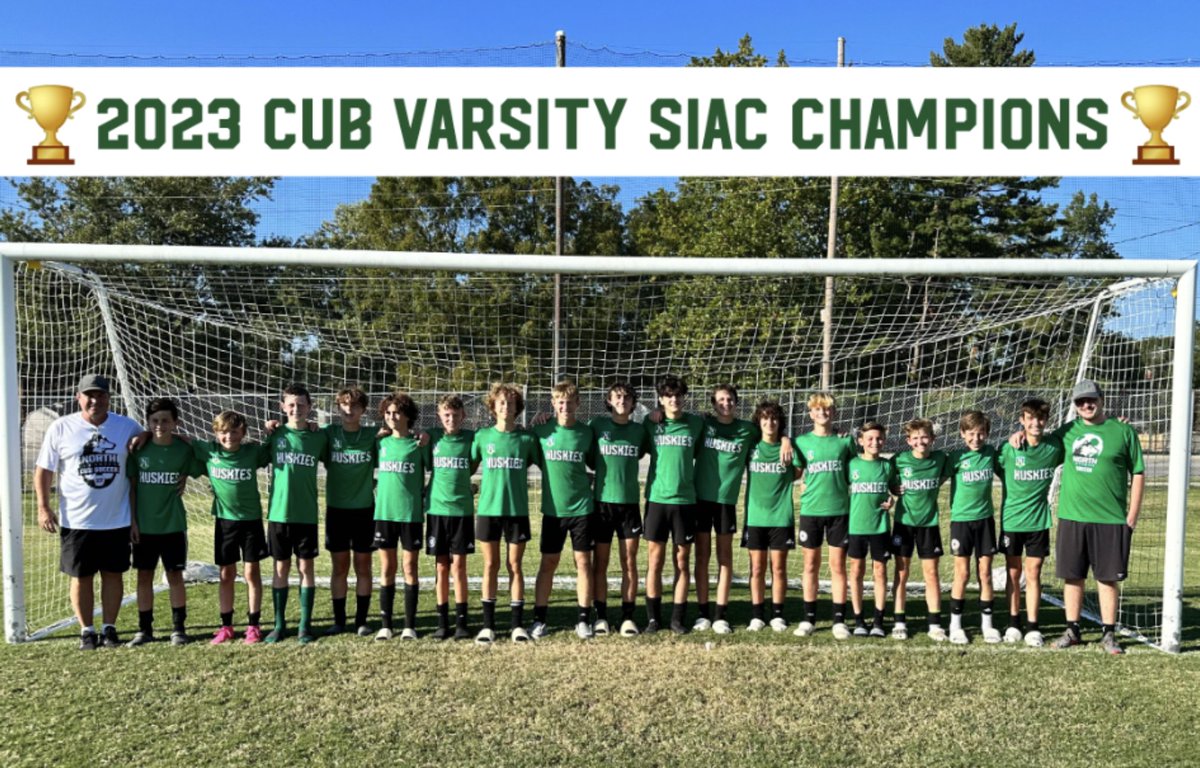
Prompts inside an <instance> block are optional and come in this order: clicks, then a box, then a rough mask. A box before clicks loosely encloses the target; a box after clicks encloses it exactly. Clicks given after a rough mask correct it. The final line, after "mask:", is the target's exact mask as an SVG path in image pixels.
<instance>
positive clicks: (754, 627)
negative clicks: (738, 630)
mask: <svg viewBox="0 0 1200 768" xmlns="http://www.w3.org/2000/svg"><path fill="white" fill-rule="evenodd" d="M766 626H767V622H765V621H763V620H762V619H750V626H748V627H746V629H748V630H750V631H751V632H759V631H761V630H763V629H766Z"/></svg>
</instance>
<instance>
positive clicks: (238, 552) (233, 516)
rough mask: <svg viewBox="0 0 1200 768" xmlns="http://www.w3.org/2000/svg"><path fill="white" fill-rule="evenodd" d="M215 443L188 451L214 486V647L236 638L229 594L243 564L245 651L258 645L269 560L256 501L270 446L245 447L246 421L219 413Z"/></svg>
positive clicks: (250, 444)
mask: <svg viewBox="0 0 1200 768" xmlns="http://www.w3.org/2000/svg"><path fill="white" fill-rule="evenodd" d="M212 429H213V435H214V436H215V437H216V440H215V441H213V442H208V441H205V440H193V441H192V451H193V452H194V453H195V455H196V461H197V462H198V463H199V464H200V466H202V467H203V468H204V472H205V474H206V475H207V476H208V482H209V485H211V486H212V492H213V503H212V514H213V518H214V520H213V529H214V530H213V562H214V563H216V564H217V568H219V569H220V571H219V573H220V585H219V586H218V588H217V603H218V610H219V612H220V615H221V626H220V627H219V628H218V629H217V632H216V634H215V635H214V636H213V639H212V644H213V645H220V644H222V643H227V642H229V641H230V640H233V638H234V632H233V591H234V586H235V582H236V581H237V564H238V561H239V560H241V561H242V564H243V565H242V576H243V578H244V579H245V581H246V596H247V611H248V616H247V620H246V636H245V640H244V642H245V643H246V645H254V644H255V643H258V642H260V641H261V640H262V630H261V629H260V628H259V618H260V616H261V613H262V572H261V571H260V569H259V565H258V563H259V561H260V560H262V559H264V558H266V557H267V555H268V554H269V550H268V547H267V539H266V536H265V535H264V534H263V524H262V500H261V499H260V498H259V495H258V470H259V469H260V468H262V467H265V466H267V465H268V464H269V463H270V461H271V452H270V450H269V448H268V446H266V445H264V444H262V443H254V442H246V441H245V438H246V418H245V417H244V416H242V415H241V414H240V413H235V412H234V411H221V412H220V413H219V414H217V416H216V418H214V419H213V422H212Z"/></svg>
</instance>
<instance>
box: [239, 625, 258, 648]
mask: <svg viewBox="0 0 1200 768" xmlns="http://www.w3.org/2000/svg"><path fill="white" fill-rule="evenodd" d="M261 641H262V630H261V629H259V628H258V627H246V639H245V640H243V641H242V642H244V643H245V644H246V645H254V644H255V643H258V642H261Z"/></svg>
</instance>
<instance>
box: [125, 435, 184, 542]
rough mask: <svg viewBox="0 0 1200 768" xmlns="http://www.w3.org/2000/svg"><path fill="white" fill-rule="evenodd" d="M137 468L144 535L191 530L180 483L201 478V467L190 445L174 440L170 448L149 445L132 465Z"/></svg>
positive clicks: (138, 511)
mask: <svg viewBox="0 0 1200 768" xmlns="http://www.w3.org/2000/svg"><path fill="white" fill-rule="evenodd" d="M130 465H131V466H132V467H133V468H134V478H135V479H136V481H137V482H136V483H135V485H134V488H135V491H134V493H135V494H136V495H135V498H136V500H137V505H136V506H137V524H138V531H139V532H140V533H148V534H151V535H159V534H163V533H179V532H180V531H186V530H187V512H186V511H185V510H184V508H183V499H182V498H181V497H180V495H179V481H180V479H181V478H184V477H199V476H200V471H199V470H200V467H199V465H197V463H196V458H195V455H194V454H193V453H192V448H191V446H190V445H188V444H186V443H184V442H183V441H182V440H175V439H172V440H171V443H170V444H169V445H156V444H155V443H153V442H151V443H146V444H145V445H143V446H142V447H141V449H140V450H139V451H138V452H137V453H135V454H134V455H133V457H132V461H130Z"/></svg>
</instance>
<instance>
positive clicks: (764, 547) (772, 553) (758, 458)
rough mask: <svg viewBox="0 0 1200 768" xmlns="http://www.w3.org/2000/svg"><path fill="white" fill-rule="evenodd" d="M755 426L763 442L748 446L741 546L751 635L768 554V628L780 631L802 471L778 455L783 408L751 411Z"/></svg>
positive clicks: (768, 405) (770, 403)
mask: <svg viewBox="0 0 1200 768" xmlns="http://www.w3.org/2000/svg"><path fill="white" fill-rule="evenodd" d="M753 418H754V424H755V425H756V426H757V427H758V429H759V431H760V432H761V433H762V440H760V441H759V442H758V443H757V444H755V445H753V446H751V448H750V451H749V461H748V462H747V465H746V466H747V470H748V474H747V476H746V524H745V525H744V526H743V527H742V546H743V547H745V548H746V549H748V550H750V610H751V614H752V618H751V620H750V630H751V631H754V632H757V631H759V630H761V629H762V628H763V627H765V626H767V624H766V623H765V622H764V621H763V602H764V599H765V593H766V572H767V559H768V553H769V557H770V567H771V625H770V626H771V629H773V630H775V631H776V632H783V631H784V630H786V629H787V621H786V620H784V618H783V605H784V600H785V599H786V598H787V558H788V552H789V551H791V550H793V549H795V548H796V521H795V517H794V507H793V501H792V483H794V482H795V481H796V477H797V476H799V474H800V471H799V468H798V467H797V466H795V464H794V463H793V462H792V461H788V460H785V459H784V457H783V455H782V445H781V438H782V429H783V424H784V416H783V408H781V407H780V405H779V403H777V402H775V401H774V400H764V401H763V402H761V403H759V404H758V407H757V408H755V409H754V417H753Z"/></svg>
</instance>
